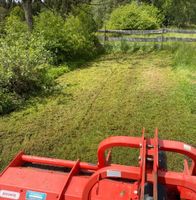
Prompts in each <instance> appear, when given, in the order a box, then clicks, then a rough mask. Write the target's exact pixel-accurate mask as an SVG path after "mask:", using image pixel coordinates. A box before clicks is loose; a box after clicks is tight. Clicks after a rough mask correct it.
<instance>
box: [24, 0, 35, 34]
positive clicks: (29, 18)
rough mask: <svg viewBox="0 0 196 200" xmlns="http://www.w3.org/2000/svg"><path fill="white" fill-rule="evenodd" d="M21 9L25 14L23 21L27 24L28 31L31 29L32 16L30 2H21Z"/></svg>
mask: <svg viewBox="0 0 196 200" xmlns="http://www.w3.org/2000/svg"><path fill="white" fill-rule="evenodd" d="M22 7H23V9H24V12H25V19H26V22H27V24H28V27H29V30H30V31H32V29H33V15H32V0H23V1H22Z"/></svg>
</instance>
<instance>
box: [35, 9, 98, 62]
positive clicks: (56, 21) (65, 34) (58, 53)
mask: <svg viewBox="0 0 196 200" xmlns="http://www.w3.org/2000/svg"><path fill="white" fill-rule="evenodd" d="M95 27H96V26H95V25H94V22H93V20H92V19H90V17H89V16H88V14H87V13H86V12H85V11H83V10H81V11H79V10H75V11H74V13H73V14H72V15H70V16H68V17H67V19H66V20H64V19H63V18H62V17H61V16H60V15H58V14H55V13H53V12H51V11H44V12H42V13H40V14H39V15H38V16H37V17H35V26H34V32H35V34H37V33H39V34H41V35H43V37H44V39H45V41H46V48H47V50H49V51H50V52H51V53H52V55H53V56H55V58H56V64H59V63H61V62H64V61H66V60H68V59H73V58H74V59H75V58H78V57H81V56H82V57H87V58H88V57H91V56H92V55H94V54H95V53H96V44H97V43H98V40H96V37H95V35H94V31H95V30H96V28H95Z"/></svg>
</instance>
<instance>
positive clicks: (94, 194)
mask: <svg viewBox="0 0 196 200" xmlns="http://www.w3.org/2000/svg"><path fill="white" fill-rule="evenodd" d="M117 146H120V147H128V148H139V149H140V156H139V166H137V167H134V166H125V165H116V164H110V162H111V151H110V149H111V148H112V147H117ZM108 150H109V151H108ZM106 151H108V154H107V155H105V152H106ZM162 151H170V152H177V153H180V154H183V155H186V156H188V157H189V158H191V159H192V164H191V166H190V167H189V166H188V162H187V161H185V162H184V171H183V172H171V171H167V169H165V168H162V166H160V159H161V158H160V154H159V153H160V152H162ZM195 162H196V149H195V148H194V147H192V146H190V145H187V144H184V143H181V142H176V141H169V140H160V139H158V130H156V131H155V137H154V138H153V139H147V138H145V133H144V130H143V136H142V137H141V138H140V137H128V136H116V137H110V138H108V139H106V140H104V141H102V142H101V144H100V145H99V148H98V164H97V165H92V164H89V163H85V162H80V161H79V160H77V161H68V160H60V159H52V158H43V157H36V156H28V155H25V154H24V153H23V152H21V153H19V154H18V155H17V156H16V157H15V159H14V160H13V161H12V162H11V163H10V164H9V165H8V167H7V168H6V169H5V170H4V171H3V172H2V173H1V175H0V199H1V200H9V199H21V200H55V199H56V200H90V199H91V200H110V199H114V200H119V199H120V200H143V199H146V200H152V199H153V200H157V199H159V200H163V199H168V200H175V199H187V200H188V199H189V200H195V199H196V176H195V175H196V165H195Z"/></svg>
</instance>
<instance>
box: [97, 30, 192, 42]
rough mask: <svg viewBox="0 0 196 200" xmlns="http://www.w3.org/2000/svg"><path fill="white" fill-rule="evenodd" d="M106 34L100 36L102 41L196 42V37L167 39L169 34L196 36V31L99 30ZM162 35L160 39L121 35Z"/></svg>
mask: <svg viewBox="0 0 196 200" xmlns="http://www.w3.org/2000/svg"><path fill="white" fill-rule="evenodd" d="M98 32H99V33H104V36H98V38H99V39H100V40H101V41H128V42H169V41H171V42H177V41H181V42H196V37H195V38H191V37H165V36H164V35H165V34H167V33H177V34H196V30H177V29H159V30H98ZM108 34H117V35H118V36H116V37H114V36H108ZM151 34H161V36H158V37H145V38H142V37H127V36H126V37H123V36H119V35H151Z"/></svg>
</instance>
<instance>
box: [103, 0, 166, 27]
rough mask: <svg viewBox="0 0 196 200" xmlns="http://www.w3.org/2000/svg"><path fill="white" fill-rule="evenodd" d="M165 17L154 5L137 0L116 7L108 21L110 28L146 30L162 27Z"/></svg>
mask: <svg viewBox="0 0 196 200" xmlns="http://www.w3.org/2000/svg"><path fill="white" fill-rule="evenodd" d="M162 20H163V17H162V16H161V15H160V14H159V10H158V9H157V8H156V7H154V6H152V5H146V4H142V5H140V6H138V5H137V4H136V3H135V2H133V3H131V4H127V5H125V6H120V7H119V8H117V9H115V10H114V11H113V12H112V13H111V16H110V19H109V20H108V22H107V28H108V29H132V30H145V29H157V28H159V27H160V25H161V22H162Z"/></svg>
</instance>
